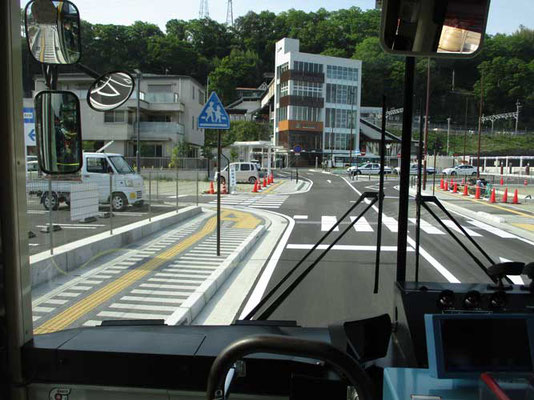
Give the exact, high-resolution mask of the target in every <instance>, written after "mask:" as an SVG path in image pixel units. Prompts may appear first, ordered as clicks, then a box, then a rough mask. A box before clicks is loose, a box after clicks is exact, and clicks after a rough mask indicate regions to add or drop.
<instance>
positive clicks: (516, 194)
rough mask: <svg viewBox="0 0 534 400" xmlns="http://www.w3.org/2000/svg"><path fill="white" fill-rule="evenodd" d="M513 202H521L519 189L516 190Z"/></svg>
mask: <svg viewBox="0 0 534 400" xmlns="http://www.w3.org/2000/svg"><path fill="white" fill-rule="evenodd" d="M512 204H519V194H518V193H517V189H516V190H515V192H514V201H513V202H512Z"/></svg>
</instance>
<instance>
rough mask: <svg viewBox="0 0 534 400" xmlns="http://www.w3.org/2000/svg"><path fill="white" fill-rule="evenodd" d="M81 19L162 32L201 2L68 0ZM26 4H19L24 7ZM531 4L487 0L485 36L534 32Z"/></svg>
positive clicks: (293, 4)
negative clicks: (154, 26) (140, 24)
mask: <svg viewBox="0 0 534 400" xmlns="http://www.w3.org/2000/svg"><path fill="white" fill-rule="evenodd" d="M71 1H73V2H74V3H75V4H76V5H77V6H78V9H79V10H80V14H81V16H82V18H83V19H85V20H87V21H89V22H91V23H102V24H117V25H130V24H131V23H133V22H135V21H144V22H152V23H156V24H158V25H159V26H160V27H161V28H162V29H165V23H166V22H167V21H168V20H170V19H173V18H176V19H185V20H188V19H193V18H197V17H198V12H199V8H200V1H201V0H71ZM27 2H28V1H27V0H21V4H22V5H23V6H24V5H26V3H27ZM226 3H227V0H209V11H210V17H211V18H212V19H215V20H217V21H219V22H225V21H226ZM233 3H234V18H237V17H239V16H241V15H244V14H246V13H247V12H248V11H256V12H259V11H264V10H269V11H272V12H276V13H278V12H281V11H286V10H288V9H290V8H295V9H298V10H305V11H316V10H317V9H319V8H321V7H323V8H326V9H328V10H338V9H341V8H350V7H352V6H357V7H360V8H362V9H364V10H365V9H368V8H372V7H374V5H375V0H269V1H265V0H233ZM533 21H534V0H491V9H490V18H489V21H488V33H490V34H495V33H512V32H514V31H515V30H517V28H518V27H519V25H524V26H526V27H528V28H534V22H533Z"/></svg>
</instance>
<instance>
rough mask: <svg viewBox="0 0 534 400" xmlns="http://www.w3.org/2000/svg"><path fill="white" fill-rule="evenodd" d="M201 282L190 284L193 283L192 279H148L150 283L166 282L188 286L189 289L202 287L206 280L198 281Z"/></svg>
mask: <svg viewBox="0 0 534 400" xmlns="http://www.w3.org/2000/svg"><path fill="white" fill-rule="evenodd" d="M196 280H197V281H200V282H189V281H192V279H171V278H148V281H149V282H166V283H179V284H180V285H184V286H188V287H192V288H193V287H197V286H199V285H200V283H201V282H202V281H204V280H205V279H204V278H200V279H196Z"/></svg>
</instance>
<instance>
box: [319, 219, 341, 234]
mask: <svg viewBox="0 0 534 400" xmlns="http://www.w3.org/2000/svg"><path fill="white" fill-rule="evenodd" d="M336 222H337V218H336V217H335V216H332V215H323V216H322V217H321V232H327V231H329V230H330V229H332V227H333V226H334V225H335V224H336ZM334 231H335V232H338V231H339V226H337V227H336V229H334Z"/></svg>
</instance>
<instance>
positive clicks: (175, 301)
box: [121, 296, 184, 304]
mask: <svg viewBox="0 0 534 400" xmlns="http://www.w3.org/2000/svg"><path fill="white" fill-rule="evenodd" d="M121 301H146V302H148V303H169V304H182V303H183V302H184V299H169V298H166V297H142V296H122V297H121Z"/></svg>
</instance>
